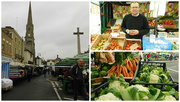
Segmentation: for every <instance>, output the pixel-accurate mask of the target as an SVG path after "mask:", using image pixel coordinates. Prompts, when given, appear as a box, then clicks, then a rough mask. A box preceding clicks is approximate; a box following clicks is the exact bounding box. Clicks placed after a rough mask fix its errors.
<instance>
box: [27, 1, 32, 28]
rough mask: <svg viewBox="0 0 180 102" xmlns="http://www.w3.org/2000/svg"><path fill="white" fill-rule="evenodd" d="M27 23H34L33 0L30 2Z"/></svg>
mask: <svg viewBox="0 0 180 102" xmlns="http://www.w3.org/2000/svg"><path fill="white" fill-rule="evenodd" d="M27 24H29V25H31V24H32V12H31V1H30V2H29V13H28V22H27Z"/></svg>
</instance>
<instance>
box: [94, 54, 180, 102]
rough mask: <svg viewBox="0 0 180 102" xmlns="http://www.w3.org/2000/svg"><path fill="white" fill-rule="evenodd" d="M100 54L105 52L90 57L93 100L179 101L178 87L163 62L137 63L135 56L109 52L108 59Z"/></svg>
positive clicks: (138, 57)
mask: <svg viewBox="0 0 180 102" xmlns="http://www.w3.org/2000/svg"><path fill="white" fill-rule="evenodd" d="M103 53H107V52H95V53H92V57H94V58H91V59H92V62H93V61H94V63H93V64H92V65H91V99H92V100H97V101H110V100H113V101H115V100H124V101H132V100H136V101H138V100H139V101H147V100H151V101H154V100H161V101H163V100H169V101H170V100H171V101H172V100H174V101H176V100H178V99H179V89H178V88H179V84H178V82H175V81H174V80H173V78H172V76H171V74H170V72H169V71H168V70H167V69H168V68H167V66H166V63H165V62H157V61H156V62H144V61H140V53H138V52H113V53H112V52H111V53H110V54H111V55H110V56H111V57H106V55H103ZM136 60H137V61H136ZM131 64H132V66H131Z"/></svg>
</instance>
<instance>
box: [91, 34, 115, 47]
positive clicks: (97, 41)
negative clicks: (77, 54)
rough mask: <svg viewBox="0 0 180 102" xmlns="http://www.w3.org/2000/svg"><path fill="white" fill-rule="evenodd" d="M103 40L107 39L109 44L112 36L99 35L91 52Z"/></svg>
mask: <svg viewBox="0 0 180 102" xmlns="http://www.w3.org/2000/svg"><path fill="white" fill-rule="evenodd" d="M102 39H107V42H109V40H110V39H111V35H109V34H102V35H99V36H98V37H97V39H96V40H95V41H94V43H93V44H92V45H91V50H92V49H93V48H96V47H97V46H98V44H99V43H100V41H101V40H102Z"/></svg>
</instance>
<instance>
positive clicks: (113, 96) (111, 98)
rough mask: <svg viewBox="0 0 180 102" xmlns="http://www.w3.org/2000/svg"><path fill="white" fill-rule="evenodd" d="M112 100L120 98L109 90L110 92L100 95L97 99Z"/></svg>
mask: <svg viewBox="0 0 180 102" xmlns="http://www.w3.org/2000/svg"><path fill="white" fill-rule="evenodd" d="M110 100H111V101H119V100H120V99H119V98H117V97H116V96H115V95H114V94H112V93H110V92H109V93H108V94H105V95H102V96H100V97H99V98H98V99H97V100H96V101H110ZM120 101H121V100H120Z"/></svg>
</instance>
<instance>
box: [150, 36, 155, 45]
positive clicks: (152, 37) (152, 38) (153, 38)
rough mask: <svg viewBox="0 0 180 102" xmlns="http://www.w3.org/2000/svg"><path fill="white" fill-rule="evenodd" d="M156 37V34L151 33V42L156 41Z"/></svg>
mask: <svg viewBox="0 0 180 102" xmlns="http://www.w3.org/2000/svg"><path fill="white" fill-rule="evenodd" d="M155 38H156V36H155V35H150V42H151V43H153V42H155Z"/></svg>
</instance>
